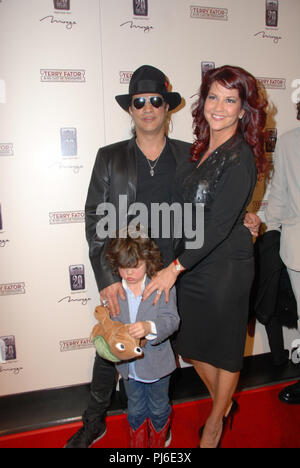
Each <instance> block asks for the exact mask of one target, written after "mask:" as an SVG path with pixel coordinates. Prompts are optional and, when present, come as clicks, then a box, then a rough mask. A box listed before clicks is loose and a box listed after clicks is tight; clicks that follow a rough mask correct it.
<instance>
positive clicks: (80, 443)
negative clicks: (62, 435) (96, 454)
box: [64, 426, 106, 448]
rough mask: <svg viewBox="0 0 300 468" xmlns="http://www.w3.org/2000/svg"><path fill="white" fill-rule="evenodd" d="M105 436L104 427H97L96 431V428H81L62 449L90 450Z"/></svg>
mask: <svg viewBox="0 0 300 468" xmlns="http://www.w3.org/2000/svg"><path fill="white" fill-rule="evenodd" d="M105 434H106V426H103V427H101V429H100V428H99V427H98V428H97V429H96V427H95V428H92V427H89V426H83V427H82V428H81V429H79V431H78V432H76V434H74V435H73V436H72V437H71V438H70V439H69V440H68V442H67V443H66V445H65V447H64V448H90V447H91V446H92V445H94V444H95V443H96V442H98V440H100V439H102V437H104V436H105Z"/></svg>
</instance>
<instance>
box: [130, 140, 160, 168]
mask: <svg viewBox="0 0 300 468" xmlns="http://www.w3.org/2000/svg"><path fill="white" fill-rule="evenodd" d="M166 142H167V140H165V144H164V146H163V149H162V150H161V152H160V154H159V155H158V156H157V159H156V161H155V163H154V165H153V166H152V165H151V164H150V161H149V159H148V158H147V156H146V155H145V153H144V152H143V151H142V150H141V148H140V147H139V144H138V142H136V144H137V145H138V147H139V148H140V150H141V151H142V153H143V155H144V156H145V159H146V161H147V163H148V164H149V167H150V175H151V177H154V175H155V172H154V169H155V168H156V166H157V164H158V162H159V160H160V157H161V155H162V154H163V151H164V149H165V147H166Z"/></svg>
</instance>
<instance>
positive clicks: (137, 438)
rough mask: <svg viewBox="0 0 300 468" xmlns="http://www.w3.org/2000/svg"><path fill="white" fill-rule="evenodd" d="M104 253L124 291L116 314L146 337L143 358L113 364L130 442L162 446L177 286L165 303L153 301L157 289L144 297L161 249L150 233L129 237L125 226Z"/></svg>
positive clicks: (168, 412) (167, 418) (176, 321)
mask: <svg viewBox="0 0 300 468" xmlns="http://www.w3.org/2000/svg"><path fill="white" fill-rule="evenodd" d="M107 258H108V260H109V262H110V264H111V266H112V269H113V270H114V272H115V273H118V274H119V275H120V276H121V278H122V284H123V287H124V290H125V292H126V297H127V300H126V301H125V302H124V301H122V300H120V301H119V303H120V315H119V316H118V318H117V319H116V320H119V321H121V322H123V323H132V325H131V327H130V328H129V333H130V335H132V336H133V337H134V338H137V339H143V342H144V343H145V345H144V347H143V351H144V356H143V358H141V359H136V360H133V361H128V362H123V363H121V364H119V365H117V369H118V371H119V373H120V374H121V376H122V377H123V379H124V385H125V390H126V394H127V397H128V422H129V425H130V446H131V448H146V447H150V448H163V447H165V444H166V438H167V434H168V430H169V427H170V415H171V405H170V401H169V383H170V377H171V374H172V372H173V371H174V370H175V368H176V363H175V357H174V353H173V351H172V348H171V344H170V341H169V339H168V338H169V337H170V336H171V335H172V334H173V333H174V332H175V331H176V330H177V329H178V327H179V320H180V319H179V316H178V313H177V306H176V292H175V289H174V288H173V290H172V291H171V294H170V301H169V302H168V303H166V301H165V298H164V295H161V297H160V300H159V302H158V304H157V305H156V306H153V302H154V299H155V294H154V295H152V296H151V297H149V298H148V299H147V300H146V301H145V302H143V301H142V295H143V291H144V289H145V287H146V285H147V284H148V283H149V281H150V279H151V278H152V277H153V276H154V275H155V274H156V273H157V272H158V271H159V270H160V269H161V267H162V261H161V255H160V251H159V249H158V247H157V246H156V244H155V243H154V242H153V241H152V240H151V239H149V238H145V237H142V236H141V237H138V238H132V237H130V235H128V232H127V237H126V238H116V239H111V240H110V242H109V245H108V250H107ZM157 294H160V292H159V291H158V292H157Z"/></svg>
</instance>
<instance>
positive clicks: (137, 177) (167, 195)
mask: <svg viewBox="0 0 300 468" xmlns="http://www.w3.org/2000/svg"><path fill="white" fill-rule="evenodd" d="M168 88H169V83H168V80H167V78H166V76H165V75H164V74H163V73H162V72H161V71H160V70H158V69H157V68H154V67H152V66H148V65H145V66H142V67H140V68H139V69H138V70H136V71H135V72H134V74H133V75H132V78H131V81H130V85H129V94H126V95H121V96H116V100H117V102H118V103H119V105H120V106H121V107H122V108H123V109H124V110H125V111H127V112H129V114H130V115H131V117H132V119H133V121H134V123H135V137H134V138H132V139H130V140H127V141H123V142H119V143H115V144H113V145H109V146H106V147H105V148H101V149H100V150H99V152H98V154H97V157H96V162H95V165H94V169H93V173H92V177H91V181H90V186H89V190H88V196H87V200H86V206H85V213H86V236H87V240H88V244H89V253H90V260H91V264H92V267H93V270H94V274H95V278H96V282H97V285H98V289H99V292H100V297H101V300H102V301H103V300H106V301H107V303H108V306H109V309H110V313H111V314H112V315H114V316H116V315H118V313H119V304H118V296H120V297H121V299H125V292H124V290H123V287H122V283H121V282H120V278H119V277H116V276H115V275H114V274H113V272H112V271H111V268H110V267H109V264H108V262H107V260H106V258H105V250H106V244H107V242H108V239H109V237H108V236H107V237H106V238H105V237H103V238H102V237H101V235H100V236H99V231H98V233H97V224H98V222H99V221H100V220H101V215H98V214H97V212H99V210H98V211H97V208H98V207H99V205H101V203H106V202H109V203H111V204H112V205H113V206H114V207H115V209H116V215H117V216H116V219H117V220H118V219H119V214H120V213H119V210H120V206H119V202H120V198H119V197H120V195H123V196H126V197H127V205H128V208H129V206H130V205H132V204H133V203H135V202H140V203H143V204H144V205H145V206H146V207H147V208H148V213H151V206H150V205H151V203H159V204H161V203H168V204H172V194H173V182H174V178H175V171H176V167H177V166H178V164H179V163H181V162H183V161H184V160H186V161H187V162H188V161H189V154H190V153H189V149H190V144H189V143H184V142H182V141H178V140H171V139H169V138H168V137H167V136H166V132H167V129H166V125H167V119H168V113H169V111H172V110H173V109H175V108H176V107H178V106H179V104H180V103H181V96H180V94H178V93H173V92H169V90H168ZM149 223H150V224H149V226H151V220H149ZM121 227H123V226H119V228H121ZM156 242H157V244H158V246H159V247H160V250H161V252H162V256H163V259H164V263H165V264H166V265H167V264H169V263H170V262H171V261H172V260H174V258H175V254H174V246H173V241H172V239H163V238H162V237H161V238H158V239H156ZM115 384H116V371H115V366H114V364H112V363H111V362H109V361H105V360H104V359H102V358H101V357H100V356H98V355H96V359H95V363H94V370H93V380H92V383H91V392H90V399H89V404H88V408H87V410H86V411H85V413H84V415H83V423H84V425H83V428H82V429H80V430H79V431H78V432H77V433H76V434H75V435H74V436H73V437H72V438H71V439H70V440H69V441H68V443H67V445H66V447H67V448H77V447H79V448H88V447H90V446H91V445H92V444H93V443H95V442H96V441H97V440H99V439H100V438H101V437H103V436H104V434H105V432H106V424H105V416H106V411H107V408H108V407H109V405H110V401H111V395H112V393H113V391H114V389H115Z"/></svg>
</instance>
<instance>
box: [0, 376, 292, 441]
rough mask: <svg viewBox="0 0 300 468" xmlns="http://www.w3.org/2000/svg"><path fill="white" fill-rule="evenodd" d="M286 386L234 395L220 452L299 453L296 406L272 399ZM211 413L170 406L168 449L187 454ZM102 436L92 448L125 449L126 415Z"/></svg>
mask: <svg viewBox="0 0 300 468" xmlns="http://www.w3.org/2000/svg"><path fill="white" fill-rule="evenodd" d="M285 386H287V384H284V385H283V384H280V385H275V386H272V387H264V388H261V389H257V390H250V391H245V392H241V393H239V394H237V395H236V398H237V401H238V403H239V405H240V411H239V412H238V413H237V415H236V416H235V419H234V423H233V428H232V431H231V432H230V431H229V429H228V430H227V432H226V434H225V436H224V439H223V440H224V442H223V448H300V430H299V429H300V405H294V406H292V405H286V404H284V403H281V402H280V401H279V400H278V393H279V391H280V390H281V388H283V387H285ZM210 407H211V402H210V400H199V401H195V402H189V403H182V404H179V405H175V406H174V412H173V424H172V435H173V440H172V444H171V447H170V448H193V447H196V446H197V444H198V436H197V434H198V430H199V427H200V426H201V425H202V424H204V422H205V420H206V417H207V416H208V414H209V411H210ZM107 425H108V430H107V434H106V436H105V437H104V438H103V439H102V440H101V441H99V442H98V443H97V444H95V446H94V448H116V447H117V448H126V447H128V446H129V445H128V443H129V438H128V424H127V420H126V415H118V416H111V417H109V418H108V421H107ZM80 426H81V425H80V424H79V423H74V424H68V425H64V426H56V427H52V428H48V429H42V430H39V431H32V432H25V433H22V434H15V435H11V436H5V437H1V438H0V448H60V447H63V446H64V444H65V443H66V441H67V439H68V438H69V437H70V436H71V435H72V434H74V433H75V432H76V431H77V429H78V428H79V427H80Z"/></svg>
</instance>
